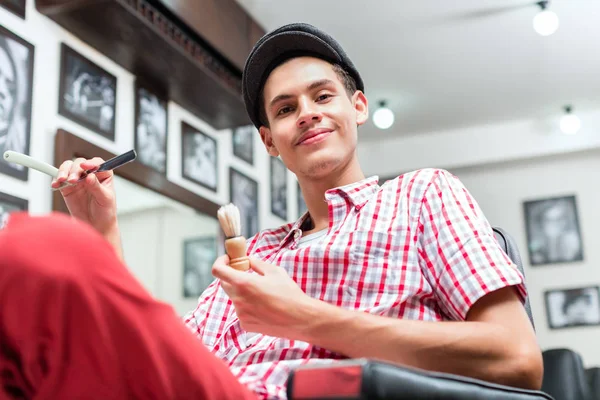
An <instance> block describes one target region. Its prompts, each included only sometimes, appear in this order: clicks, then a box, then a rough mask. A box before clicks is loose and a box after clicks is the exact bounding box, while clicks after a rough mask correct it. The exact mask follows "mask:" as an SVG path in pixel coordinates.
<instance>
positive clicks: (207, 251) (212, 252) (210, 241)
mask: <svg viewBox="0 0 600 400" xmlns="http://www.w3.org/2000/svg"><path fill="white" fill-rule="evenodd" d="M216 259H217V239H216V238H215V237H212V236H207V237H199V238H193V239H188V240H185V241H184V243H183V281H182V282H183V297H195V298H197V297H198V296H200V295H201V294H202V292H203V291H204V290H205V289H206V288H207V287H208V285H210V284H211V282H212V281H213V280H214V279H215V278H214V277H213V276H212V272H211V269H212V265H213V263H214V262H215V260H216Z"/></svg>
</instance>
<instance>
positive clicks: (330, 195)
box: [279, 175, 379, 247]
mask: <svg viewBox="0 0 600 400" xmlns="http://www.w3.org/2000/svg"><path fill="white" fill-rule="evenodd" d="M378 189H379V176H377V175H374V176H371V177H368V178H365V179H363V180H360V181H358V182H354V183H351V184H349V185H344V186H340V187H336V188H333V189H329V190H327V191H326V192H325V200H327V202H330V201H331V200H333V199H334V198H336V197H345V198H347V199H348V200H349V201H350V203H351V204H352V206H353V207H355V208H356V209H357V210H360V209H361V208H362V207H363V206H364V205H365V204H366V203H367V202H368V201H369V199H370V198H371V197H372V196H373V195H374V194H375V193H376V192H377V190H378ZM307 217H308V211H306V212H305V213H304V214H302V216H301V217H300V218H298V220H297V221H296V222H295V223H294V224H292V226H291V228H290V231H289V232H288V233H287V235H286V236H285V237H284V238H283V240H282V241H281V242H280V244H279V246H280V247H281V246H284V245H285V243H287V242H288V240H290V239H291V238H292V236H294V239H295V241H298V240H300V237H301V235H302V231H301V230H300V227H301V226H302V224H303V223H304V221H305V220H306V218H307Z"/></svg>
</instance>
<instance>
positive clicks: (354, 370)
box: [287, 228, 587, 400]
mask: <svg viewBox="0 0 600 400" xmlns="http://www.w3.org/2000/svg"><path fill="white" fill-rule="evenodd" d="M494 233H495V234H496V238H497V240H498V242H499V243H500V245H501V246H502V248H503V249H504V251H505V252H506V254H507V255H508V256H509V257H510V258H511V260H513V262H514V263H515V264H516V265H517V267H518V268H519V270H520V271H521V272H523V265H522V262H521V257H520V256H519V251H518V249H517V246H516V245H515V243H514V241H513V239H512V238H511V237H510V236H509V235H508V234H507V233H506V232H504V231H503V230H502V229H500V228H494ZM525 308H526V311H527V314H528V315H529V319H530V320H531V323H532V324H533V318H532V315H531V309H530V307H529V300H527V302H526V303H525ZM287 394H288V398H289V399H291V400H308V399H311V400H315V399H328V400H332V399H345V400H350V399H361V400H362V399H375V400H379V399H390V400H425V399H427V400H429V399H447V400H488V399H489V400H536V399H548V400H552V397H551V396H549V395H548V394H546V393H543V392H540V391H533V390H523V389H518V388H513V387H508V386H503V385H497V384H493V383H489V382H485V381H481V380H477V379H472V378H467V377H462V376H458V375H452V374H445V373H437V372H430V371H423V370H418V369H415V368H408V367H400V366H396V365H391V364H386V363H383V362H376V361H370V360H366V359H357V360H346V361H341V362H338V363H335V364H333V365H325V366H311V365H307V366H303V367H299V368H297V369H296V370H295V371H293V372H292V373H291V375H290V378H289V380H288V386H287ZM556 400H560V399H558V398H557V399H556ZM579 400H587V399H584V398H582V399H579Z"/></svg>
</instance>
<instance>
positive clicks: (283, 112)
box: [277, 107, 292, 115]
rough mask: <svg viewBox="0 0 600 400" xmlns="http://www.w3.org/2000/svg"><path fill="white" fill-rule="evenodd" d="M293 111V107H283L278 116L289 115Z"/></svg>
mask: <svg viewBox="0 0 600 400" xmlns="http://www.w3.org/2000/svg"><path fill="white" fill-rule="evenodd" d="M291 110H292V107H281V108H280V109H279V111H277V115H283V114H287V113H288V112H290V111H291Z"/></svg>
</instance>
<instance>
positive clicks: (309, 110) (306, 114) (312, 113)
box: [298, 101, 323, 127]
mask: <svg viewBox="0 0 600 400" xmlns="http://www.w3.org/2000/svg"><path fill="white" fill-rule="evenodd" d="M299 107H300V114H299V115H298V127H303V126H305V125H307V124H310V123H313V122H319V121H321V119H322V118H323V115H322V114H321V112H320V111H319V109H318V107H317V105H316V104H315V103H313V102H312V101H302V102H300V105H299Z"/></svg>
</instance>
